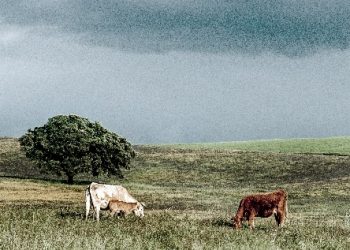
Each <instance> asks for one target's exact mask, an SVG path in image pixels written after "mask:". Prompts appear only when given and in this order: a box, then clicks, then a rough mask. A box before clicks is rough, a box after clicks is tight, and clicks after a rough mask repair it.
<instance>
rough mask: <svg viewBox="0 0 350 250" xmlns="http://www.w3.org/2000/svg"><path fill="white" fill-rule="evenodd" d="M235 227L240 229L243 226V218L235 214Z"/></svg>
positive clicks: (233, 222)
mask: <svg viewBox="0 0 350 250" xmlns="http://www.w3.org/2000/svg"><path fill="white" fill-rule="evenodd" d="M232 225H233V229H239V228H241V227H242V219H241V218H239V217H237V216H235V217H233V218H232Z"/></svg>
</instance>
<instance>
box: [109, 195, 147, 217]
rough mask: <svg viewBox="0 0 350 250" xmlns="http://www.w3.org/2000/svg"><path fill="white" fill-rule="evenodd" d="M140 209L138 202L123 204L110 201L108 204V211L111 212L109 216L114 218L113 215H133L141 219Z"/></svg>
mask: <svg viewBox="0 0 350 250" xmlns="http://www.w3.org/2000/svg"><path fill="white" fill-rule="evenodd" d="M141 207H142V205H141V204H140V203H139V202H124V201H120V200H116V199H111V200H110V201H109V203H108V209H109V211H110V212H111V216H114V215H115V214H121V215H123V216H126V215H128V214H131V213H134V214H135V215H136V216H140V217H142V216H143V214H142V215H141V214H140V209H141ZM142 208H143V207H142Z"/></svg>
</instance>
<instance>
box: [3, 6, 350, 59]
mask: <svg viewBox="0 0 350 250" xmlns="http://www.w3.org/2000/svg"><path fill="white" fill-rule="evenodd" d="M0 13H1V16H2V17H3V19H4V22H6V23H10V24H19V25H48V26H51V27H56V28H57V27H58V28H59V29H61V30H62V31H64V32H69V33H70V32H73V33H76V34H78V35H80V37H81V42H83V43H88V44H92V45H98V46H108V47H117V48H120V49H124V50H131V51H138V52H147V51H150V52H166V51H174V50H178V51H200V52H227V51H239V52H244V53H259V52H262V51H273V52H276V53H282V54H285V55H290V56H293V55H302V54H305V53H313V52H315V51H318V50H321V49H346V48H348V47H349V42H350V3H349V2H348V1H336V0H333V1H292V0H289V1H282V0H276V1H270V0H251V1H243V0H241V1H224V0H219V1H199V0H193V1H141V0H139V1H130V0H129V1H127V0H119V1H113V0H110V1H89V0H86V1H82V0H81V1H57V2H51V1H16V3H13V2H12V1H5V2H2V3H0Z"/></svg>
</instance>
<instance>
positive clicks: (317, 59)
mask: <svg viewBox="0 0 350 250" xmlns="http://www.w3.org/2000/svg"><path fill="white" fill-rule="evenodd" d="M349 44H350V2H349V1H345V0H328V1H325V0H318V1H316V0H307V1H306V0H305V1H304V0H299V1H295V0H274V1H271V0H244V1H243V0H239V1H228V0H226V1H224V0H215V1H214V0H211V1H208V0H187V1H184V0H120V1H115V0H108V1H91V0H84V1H83V0H80V1H78V0H60V1H59V0H51V1H50V0H23V1H0V136H16V137H17V136H20V135H22V134H24V133H25V132H26V130H27V129H28V128H33V127H35V126H41V125H43V124H44V123H46V121H47V119H48V118H49V117H51V116H54V115H57V114H70V113H74V114H78V115H81V116H84V117H87V118H88V119H90V120H92V121H99V122H100V123H101V124H102V125H103V126H105V127H106V128H108V129H110V130H112V131H114V132H116V133H118V134H120V135H122V136H125V137H126V138H127V139H129V140H130V141H131V142H132V143H179V142H184V143H186V142H210V141H231V140H251V139H272V138H295V137H327V136H342V135H350V126H349V124H350V116H349V115H348V114H349V111H350V98H349V96H350V48H349Z"/></svg>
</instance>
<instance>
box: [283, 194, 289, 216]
mask: <svg viewBox="0 0 350 250" xmlns="http://www.w3.org/2000/svg"><path fill="white" fill-rule="evenodd" d="M284 209H285V213H286V214H285V216H286V218H287V217H288V193H287V192H286V197H285V200H284Z"/></svg>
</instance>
